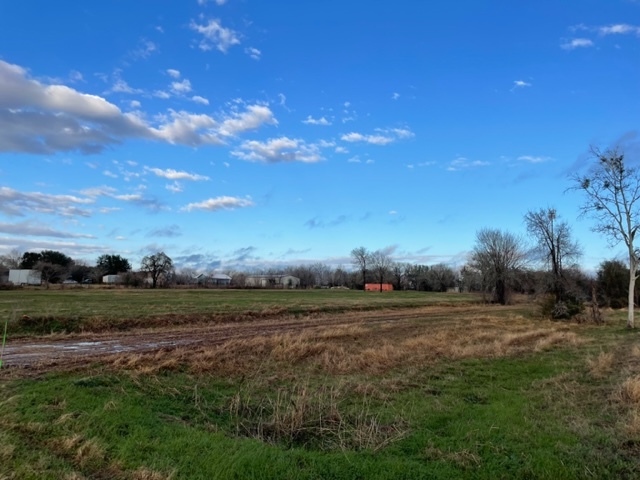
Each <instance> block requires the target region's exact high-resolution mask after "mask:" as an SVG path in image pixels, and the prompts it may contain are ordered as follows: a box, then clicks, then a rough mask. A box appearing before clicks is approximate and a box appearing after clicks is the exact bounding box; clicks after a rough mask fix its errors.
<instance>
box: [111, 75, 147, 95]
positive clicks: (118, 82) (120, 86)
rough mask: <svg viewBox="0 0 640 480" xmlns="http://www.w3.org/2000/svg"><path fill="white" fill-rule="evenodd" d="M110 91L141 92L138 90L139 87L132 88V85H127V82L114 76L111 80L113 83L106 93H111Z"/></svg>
mask: <svg viewBox="0 0 640 480" xmlns="http://www.w3.org/2000/svg"><path fill="white" fill-rule="evenodd" d="M111 92H115V93H142V90H140V89H139V88H133V87H131V86H129V84H128V83H127V82H125V81H124V80H123V79H121V78H116V79H115V81H114V82H113V85H112V86H111V88H110V89H109V90H108V93H111Z"/></svg>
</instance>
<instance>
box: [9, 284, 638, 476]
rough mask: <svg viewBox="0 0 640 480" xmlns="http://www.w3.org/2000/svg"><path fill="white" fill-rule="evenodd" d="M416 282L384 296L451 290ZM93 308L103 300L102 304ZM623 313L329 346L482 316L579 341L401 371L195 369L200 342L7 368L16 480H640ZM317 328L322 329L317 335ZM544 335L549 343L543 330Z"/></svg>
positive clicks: (451, 313) (364, 333)
mask: <svg viewBox="0 0 640 480" xmlns="http://www.w3.org/2000/svg"><path fill="white" fill-rule="evenodd" d="M125 292H126V293H123V295H127V294H130V293H131V292H129V291H125ZM38 293H42V292H38ZM52 293H54V294H64V295H67V294H75V295H80V294H81V292H66V291H65V292H52ZM112 293H113V292H97V293H94V292H91V293H89V294H88V296H91V295H94V294H95V295H109V294H112ZM132 293H135V294H138V292H135V291H134V292H132ZM147 293H149V294H150V295H151V296H150V297H147V298H149V299H157V300H158V301H159V299H160V298H161V294H163V293H164V294H171V293H173V291H160V292H149V291H143V292H140V293H139V294H141V295H142V294H147ZM334 293H336V292H323V291H321V292H315V291H314V292H254V291H251V292H233V293H232V294H231V296H228V297H227V300H226V301H227V302H230V300H229V298H231V297H232V298H234V299H235V303H236V305H238V308H248V307H247V305H253V306H252V307H251V308H256V309H259V308H274V307H277V306H278V304H277V303H273V304H270V303H269V301H270V300H274V299H283V298H289V299H291V300H290V302H291V303H288V304H287V303H285V305H286V308H291V307H294V306H295V305H300V304H304V305H306V306H305V308H309V309H311V308H312V307H314V306H315V307H316V308H318V309H321V308H325V307H324V306H325V305H334V307H332V308H337V307H335V305H336V303H339V302H344V303H343V304H342V306H341V307H340V308H345V306H349V305H351V307H353V305H357V303H358V302H360V301H363V300H362V299H363V297H364V296H365V294H363V293H362V292H340V293H339V294H338V295H344V296H338V295H336V296H333V294H334ZM345 293H346V295H345ZM207 294H212V295H211V297H215V298H218V299H221V298H223V296H224V295H225V294H227V295H229V293H228V291H221V292H217V291H216V292H209V291H204V292H190V291H186V292H180V295H184V296H185V297H188V296H189V295H195V297H196V298H199V299H202V298H205V297H206V296H207ZM251 294H257V295H260V296H264V297H263V298H265V299H268V301H267V303H262V304H261V303H260V302H257V300H256V297H251V296H250V295H251ZM290 294H292V295H291V297H289V296H288V295H290ZM296 294H299V296H295V295H296ZM236 295H237V296H236ZM245 295H246V296H245ZM367 295H368V294H367ZM414 295H415V294H410V295H407V296H406V297H404V296H402V295H401V294H398V295H396V296H393V297H392V296H388V297H385V298H384V301H387V302H390V303H391V304H392V305H398V304H399V303H401V302H402V301H407V302H412V301H415V299H416V298H422V299H423V300H425V299H427V300H429V301H433V302H436V303H437V302H441V303H442V302H446V301H449V298H451V297H449V296H440V297H438V296H429V295H425V296H420V297H418V296H414ZM211 297H206V298H207V299H209V298H211ZM57 298H60V297H57ZM67 298H68V297H67ZM121 298H124V297H121ZM128 298H132V297H128ZM181 298H183V300H181V301H186V300H184V297H181ZM364 298H366V297H364ZM371 298H375V299H378V300H377V301H379V302H381V303H379V304H378V308H380V307H383V306H388V305H389V304H386V305H385V304H384V303H382V302H383V300H382V296H375V297H371ZM294 299H297V300H295V301H294ZM331 299H333V300H331ZM336 299H337V300H336ZM407 299H408V300H407ZM274 301H275V300H274ZM168 302H170V301H167V303H166V304H165V305H169V303H168ZM203 302H205V300H201V301H200V302H196V303H198V305H202V303H203ZM252 302H257V303H252ZM296 302H298V303H296ZM331 302H336V303H331ZM394 302H397V303H395V304H394ZM178 303H180V302H178ZM231 303H233V302H231ZM213 304H215V302H212V305H213ZM267 304H268V305H267ZM451 304H452V305H454V303H453V302H451ZM107 305H108V308H110V306H111V305H112V304H110V303H108V304H107ZM241 306H243V307H241ZM405 306H406V305H405ZM94 308H96V309H98V312H100V311H104V310H99V308H100V304H99V303H96V304H94ZM102 308H105V307H102ZM139 308H142V306H139ZM212 308H213V307H212ZM358 308H360V307H358ZM156 315H158V313H156V314H155V315H152V317H154V318H155V316H156ZM480 319H481V320H480ZM624 321H625V319H624V318H623V317H622V316H621V315H619V314H618V313H613V314H610V315H609V318H608V323H607V324H606V325H605V326H598V327H596V326H592V325H580V326H578V325H570V326H567V327H566V328H565V325H564V324H561V323H551V322H547V321H544V320H541V319H540V318H538V317H537V315H536V312H535V307H534V306H533V305H529V306H528V307H527V306H526V305H518V306H516V307H507V308H502V307H480V306H475V307H474V308H472V309H469V308H466V307H465V308H457V307H456V306H455V305H454V306H451V307H450V310H448V311H446V310H442V311H441V310H439V311H438V313H437V315H434V316H425V317H424V318H423V319H416V318H411V319H410V320H407V321H405V322H402V321H398V320H393V321H392V322H390V323H389V324H387V325H378V324H373V325H370V326H367V327H366V328H361V327H359V330H358V329H354V330H352V331H349V330H345V333H344V335H343V336H340V331H338V330H331V329H330V328H331V327H327V328H328V329H329V330H328V331H329V333H332V335H335V338H334V337H333V336H328V337H323V338H324V340H322V341H325V342H333V343H334V344H335V342H345V343H344V345H345V346H348V347H349V348H348V349H347V352H349V351H353V352H354V355H355V354H356V353H357V351H359V350H362V348H366V347H367V346H375V345H374V342H379V341H380V338H386V339H388V340H389V342H395V343H392V344H393V345H402V344H403V343H402V342H403V341H404V340H406V339H411V338H413V336H415V335H416V334H417V333H419V332H422V331H423V330H420V329H416V328H417V327H415V326H416V325H417V324H420V328H424V329H425V330H424V331H433V332H434V335H436V334H437V333H438V332H440V333H442V331H443V330H448V331H451V332H453V333H454V335H459V336H460V338H461V339H462V338H465V337H468V336H469V335H468V333H469V332H470V330H467V331H465V328H464V326H465V325H466V326H468V328H469V329H471V328H473V329H475V330H474V332H475V333H474V335H478V334H479V333H482V332H487V331H490V332H494V333H495V335H496V336H497V335H501V334H503V333H504V334H505V335H506V336H507V337H508V335H509V333H510V332H511V331H512V330H515V329H519V331H520V332H524V331H525V330H524V329H527V328H528V329H530V330H531V331H540V330H553V329H558V330H559V331H569V332H570V333H571V334H575V335H577V336H578V337H579V338H580V341H579V342H565V343H558V344H554V346H551V347H548V348H544V349H542V350H539V349H535V348H533V347H532V348H530V349H528V350H527V349H520V350H513V352H514V353H510V354H508V355H507V356H500V357H497V358H493V357H491V356H489V357H488V358H487V356H486V354H481V353H479V354H478V355H485V356H484V357H481V356H476V357H473V356H471V357H468V356H467V357H464V358H460V357H455V356H448V355H447V354H446V349H445V350H443V352H445V353H443V354H442V355H441V356H438V357H436V358H432V359H431V360H425V361H418V362H416V361H415V360H414V359H411V358H407V359H406V361H404V362H402V363H401V364H399V365H398V364H397V363H390V364H389V365H390V366H389V367H388V368H386V369H385V368H382V369H373V370H371V369H367V368H366V366H365V367H364V368H357V367H353V368H347V369H345V370H344V371H343V373H341V374H339V375H338V374H331V373H330V372H329V371H328V370H326V369H324V368H322V367H321V365H322V362H320V361H318V358H314V357H312V356H307V355H303V356H301V357H299V358H298V357H296V359H295V360H291V361H289V362H287V361H283V360H282V358H280V359H277V358H275V357H272V356H269V354H268V352H267V353H264V352H263V353H260V352H257V353H255V360H256V361H255V362H254V363H248V364H247V366H245V367H244V368H241V367H238V368H237V369H236V370H228V371H226V373H221V372H222V370H221V371H217V370H216V369H210V370H206V369H203V370H201V373H197V371H196V370H192V369H191V370H190V369H189V368H186V367H187V365H188V362H189V357H188V355H187V356H184V357H183V360H182V361H183V362H186V363H177V364H175V365H173V366H172V367H170V368H167V369H162V370H160V371H155V373H153V374H151V373H143V372H144V370H136V369H135V368H132V369H131V370H127V369H126V368H124V367H117V366H116V364H115V363H107V364H98V363H96V364H93V365H88V366H86V368H84V369H83V370H81V371H77V370H76V371H73V372H65V371H51V372H49V373H44V374H38V375H37V376H27V377H26V378H20V377H21V375H22V374H23V373H26V374H28V373H29V372H20V371H19V370H16V371H12V370H6V369H5V370H0V378H1V376H4V377H5V378H4V379H3V381H2V383H0V479H4V478H18V479H32V478H33V479H48V478H50V479H59V478H69V479H74V478H115V479H161V478H169V477H170V478H173V479H232V478H237V479H245V478H249V479H325V478H331V479H398V478H400V479H402V478H405V479H420V478H443V479H449V478H478V479H485V478H486V479H494V478H523V479H524V478H541V479H544V478H548V479H563V478H566V479H573V478H615V479H618V478H630V479H631V478H638V477H639V476H640V460H639V458H640V457H639V453H640V428H638V427H634V428H630V427H632V426H633V425H632V422H631V418H632V416H633V414H634V413H636V414H637V413H638V412H639V411H640V405H630V404H628V403H625V402H624V401H622V400H621V397H620V395H619V393H620V387H621V385H622V383H623V381H624V380H625V379H626V378H628V377H630V376H633V375H636V374H637V372H638V371H639V369H640V353H639V352H640V349H638V348H637V345H639V340H640V338H639V336H638V332H636V331H627V330H626V329H625V328H624ZM473 322H475V325H471V324H472V323H473ZM395 327H398V328H397V329H395V330H394V329H393V328H395ZM414 327H415V328H414ZM357 332H360V333H357ZM321 333H322V332H321V331H320V332H318V335H320V334H321ZM358 335H360V336H358ZM300 338H303V339H304V338H306V339H307V340H305V341H308V342H312V341H314V339H316V335H315V334H314V335H311V336H309V337H304V336H301V337H300ZM318 338H319V337H318ZM447 338H449V337H447ZM478 338H481V337H478ZM521 338H523V339H524V338H528V337H526V336H522V337H521ZM367 341H368V343H367ZM447 341H448V340H447ZM483 341H490V340H483ZM522 341H524V340H522ZM527 341H528V342H531V343H530V345H531V346H533V345H535V342H536V339H535V338H531V339H529V340H527ZM294 343H295V342H294ZM454 343H455V342H454ZM239 345H240V344H239ZM443 348H444V347H443ZM232 351H233V350H232V349H229V350H227V353H228V352H232ZM237 351H238V352H239V353H238V354H239V355H243V354H245V353H243V352H245V351H243V350H242V349H239V350H237ZM312 351H313V350H312V349H311V350H309V352H312ZM481 351H482V350H480V349H479V350H478V352H481ZM407 352H411V350H407ZM600 352H607V353H611V354H612V356H613V358H614V360H613V362H612V364H611V365H610V368H609V369H608V370H605V374H604V375H594V374H593V372H592V371H591V370H590V366H589V365H590V364H589V360H590V359H593V358H595V357H596V356H597V355H598V354H599V353H600ZM634 352H635V353H634ZM167 355H168V353H167ZM292 358H293V357H292ZM425 358H431V357H425ZM211 361H212V362H215V361H216V360H215V359H212V360H211ZM203 372H208V373H203Z"/></svg>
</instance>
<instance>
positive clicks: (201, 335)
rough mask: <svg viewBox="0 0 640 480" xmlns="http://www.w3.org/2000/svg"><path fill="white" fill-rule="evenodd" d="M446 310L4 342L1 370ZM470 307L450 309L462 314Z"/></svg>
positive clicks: (60, 364)
mask: <svg viewBox="0 0 640 480" xmlns="http://www.w3.org/2000/svg"><path fill="white" fill-rule="evenodd" d="M451 308H452V307H450V306H449V307H440V306H438V307H423V308H418V309H408V310H386V311H385V310H383V311H374V312H365V313H363V312H349V313H343V314H333V315H317V316H310V317H304V318H295V317H291V316H287V317H282V318H277V319H269V320H253V321H246V322H230V323H219V324H199V325H186V326H181V327H174V328H162V329H145V330H139V331H131V332H108V333H101V334H95V333H93V334H89V333H86V334H77V335H66V336H63V335H56V336H50V337H47V336H45V337H37V338H24V339H20V340H15V341H11V339H10V338H9V339H8V341H7V345H6V346H5V350H4V355H3V365H2V367H3V370H4V369H5V368H6V369H19V368H28V369H36V370H47V369H50V368H54V367H64V366H74V365H81V364H86V363H88V362H90V361H93V360H97V359H99V358H101V357H104V356H106V355H110V354H114V353H120V352H148V351H153V350H159V349H166V348H172V347H184V346H186V345H203V344H204V345H215V344H220V343H223V342H225V341H228V340H232V339H241V338H249V337H255V336H262V335H273V334H278V333H285V332H296V331H303V330H309V329H317V328H325V327H327V326H338V325H353V324H372V323H382V322H390V321H402V320H412V319H417V318H425V317H437V316H438V315H442V314H444V313H445V312H448V314H449V315H450V314H451ZM472 309H474V307H470V306H466V307H456V311H457V312H459V313H460V314H464V312H465V311H470V310H472Z"/></svg>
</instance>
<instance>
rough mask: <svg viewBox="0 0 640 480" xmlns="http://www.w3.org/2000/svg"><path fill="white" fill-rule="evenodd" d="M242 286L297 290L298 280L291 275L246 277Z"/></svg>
mask: <svg viewBox="0 0 640 480" xmlns="http://www.w3.org/2000/svg"><path fill="white" fill-rule="evenodd" d="M244 285H245V287H260V288H298V287H300V279H299V278H298V277H294V276H293V275H248V276H247V278H246V279H245V281H244Z"/></svg>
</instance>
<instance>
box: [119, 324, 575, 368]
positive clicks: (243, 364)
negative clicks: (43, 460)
mask: <svg viewBox="0 0 640 480" xmlns="http://www.w3.org/2000/svg"><path fill="white" fill-rule="evenodd" d="M574 328H576V327H569V326H565V325H558V324H551V323H547V324H545V326H541V325H540V323H539V322H538V323H534V322H531V321H528V320H525V319H523V318H521V317H515V318H503V317H492V316H487V315H483V316H482V317H479V318H471V319H457V320H454V321H451V320H448V321H442V322H438V323H430V322H428V321H424V322H416V321H415V320H411V321H410V320H406V321H402V320H399V321H393V322H389V323H382V324H375V325H364V324H359V323H358V324H352V325H344V326H337V327H336V326H330V327H319V328H313V329H308V330H306V331H302V332H295V333H291V332H289V333H280V334H275V335H267V336H255V337H249V338H240V339H233V340H229V341H226V342H224V343H221V344H219V345H210V346H206V345H201V346H196V347H184V348H175V349H165V350H160V351H157V352H153V353H138V354H131V353H126V354H119V355H116V356H114V357H112V359H111V364H112V365H113V366H114V367H116V368H119V369H125V370H130V371H134V372H138V373H154V372H157V371H161V370H173V369H186V370H187V371H189V372H192V373H202V372H217V373H222V374H229V375H246V374H248V373H250V372H252V371H254V370H255V369H256V368H257V367H258V366H260V365H262V364H265V363H267V364H269V365H270V366H271V367H273V368H278V366H280V367H281V368H283V369H287V368H290V367H291V366H306V367H309V368H311V369H315V370H319V371H323V372H327V373H332V374H342V373H355V372H363V373H381V372H384V371H387V370H389V369H392V368H396V367H400V366H412V365H419V364H424V363H429V362H436V361H439V360H440V359H459V358H469V357H473V358H493V357H504V356H512V355H520V354H524V353H529V352H539V351H542V350H546V349H549V348H551V347H553V346H556V345H576V344H578V343H580V342H582V341H583V340H582V339H581V338H580V337H579V336H578V335H577V334H576V332H575V331H574V330H573V329H574Z"/></svg>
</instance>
